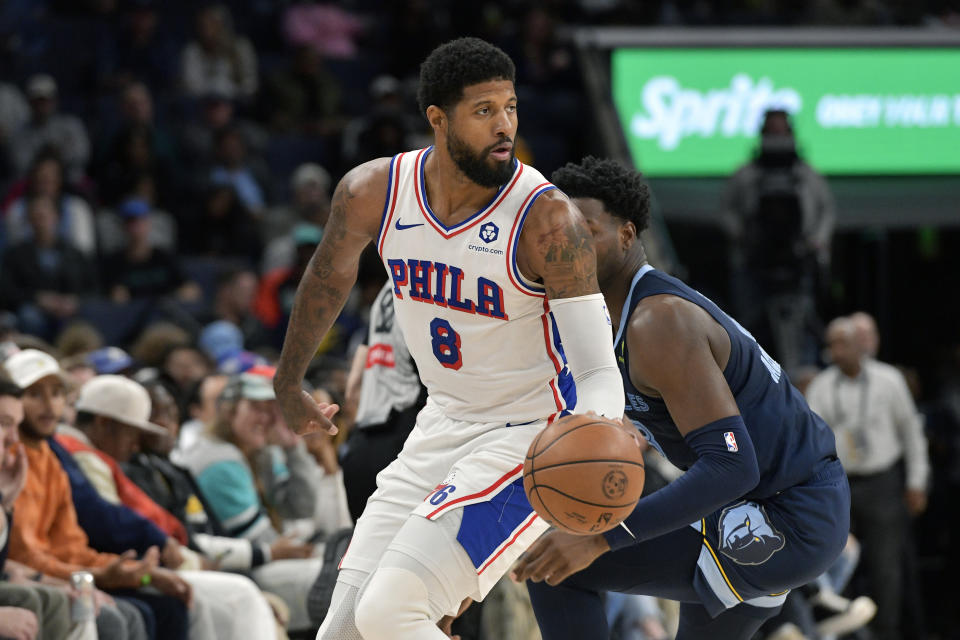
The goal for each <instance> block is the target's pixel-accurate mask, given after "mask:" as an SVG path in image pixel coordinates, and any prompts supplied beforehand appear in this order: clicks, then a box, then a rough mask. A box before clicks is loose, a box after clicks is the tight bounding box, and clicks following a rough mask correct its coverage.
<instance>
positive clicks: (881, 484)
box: [807, 318, 930, 640]
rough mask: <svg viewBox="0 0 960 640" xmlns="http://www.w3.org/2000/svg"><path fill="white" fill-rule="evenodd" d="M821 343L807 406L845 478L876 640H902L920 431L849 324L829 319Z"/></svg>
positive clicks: (923, 465)
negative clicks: (821, 357) (825, 353)
mask: <svg viewBox="0 0 960 640" xmlns="http://www.w3.org/2000/svg"><path fill="white" fill-rule="evenodd" d="M826 338H827V346H828V349H829V352H830V358H831V360H832V361H833V365H831V366H830V367H828V368H827V369H826V370H824V371H823V372H822V373H820V374H819V375H818V376H817V377H816V378H814V379H813V381H812V382H811V383H810V387H809V388H808V389H807V399H808V401H809V403H810V407H811V408H812V409H813V410H814V411H816V412H817V413H818V414H820V415H821V416H822V417H823V419H824V420H826V422H827V423H828V424H829V425H830V426H831V427H832V428H833V430H834V432H835V433H836V436H837V438H836V439H837V454H838V455H839V457H840V460H841V461H842V462H843V466H844V468H845V469H846V470H847V476H848V477H849V479H850V494H851V530H852V532H853V533H854V534H855V535H856V536H857V538H858V539H859V540H860V542H861V545H862V557H861V565H862V566H863V569H864V573H865V576H866V579H867V583H868V595H870V596H871V597H872V598H873V600H874V601H875V602H876V603H877V608H878V613H877V616H876V618H874V620H873V624H872V626H873V628H874V630H875V632H876V634H877V637H878V638H879V639H880V640H892V639H893V638H903V637H907V636H910V635H911V633H910V630H908V629H902V628H900V611H901V605H902V598H903V595H904V594H903V591H902V584H903V571H902V568H903V562H902V559H903V558H904V557H906V555H907V554H906V552H905V549H904V545H905V544H906V541H907V539H908V536H907V528H908V527H909V526H910V523H909V516H917V515H919V514H920V513H922V512H923V511H924V509H925V508H926V502H927V481H928V477H929V475H930V465H929V462H928V459H927V443H926V438H925V436H924V433H923V426H922V424H921V421H920V417H919V414H918V413H917V409H916V406H915V405H914V403H913V398H912V397H911V396H910V392H909V391H908V389H907V385H906V382H905V381H904V379H903V375H902V374H901V373H900V372H899V371H898V370H897V369H896V368H894V367H892V366H890V365H888V364H884V363H881V362H878V361H876V360H873V359H871V358H868V357H867V356H866V354H865V353H864V352H863V351H862V350H861V347H860V346H859V345H858V342H857V336H856V328H855V325H854V323H853V321H851V320H850V319H849V318H837V319H835V320H833V321H832V322H831V323H830V324H829V326H828V327H827V335H826Z"/></svg>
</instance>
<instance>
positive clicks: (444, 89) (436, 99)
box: [417, 38, 516, 114]
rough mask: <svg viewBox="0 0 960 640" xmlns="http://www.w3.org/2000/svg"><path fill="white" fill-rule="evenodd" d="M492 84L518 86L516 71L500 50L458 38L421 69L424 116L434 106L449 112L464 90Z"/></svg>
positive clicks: (419, 99)
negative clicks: (476, 85) (503, 82)
mask: <svg viewBox="0 0 960 640" xmlns="http://www.w3.org/2000/svg"><path fill="white" fill-rule="evenodd" d="M489 80H509V81H510V82H515V80H516V69H515V67H514V66H513V60H511V59H510V56H508V55H507V54H506V53H504V52H503V51H502V50H501V49H499V48H498V47H495V46H494V45H492V44H490V43H489V42H486V41H484V40H481V39H479V38H457V39H456V40H451V41H450V42H447V43H445V44H442V45H440V46H439V47H437V48H436V49H434V50H433V51H432V52H431V53H430V55H429V56H427V59H426V60H424V61H423V64H421V65H420V87H419V88H418V89H417V102H419V104H420V112H421V113H424V114H425V113H426V111H427V107H429V106H430V105H432V104H434V105H437V106H438V107H440V108H441V109H443V110H444V111H447V112H449V110H450V108H451V107H453V106H454V105H455V104H457V102H458V101H459V100H460V98H462V97H463V88H464V87H468V86H470V85H473V84H479V83H481V82H487V81H489Z"/></svg>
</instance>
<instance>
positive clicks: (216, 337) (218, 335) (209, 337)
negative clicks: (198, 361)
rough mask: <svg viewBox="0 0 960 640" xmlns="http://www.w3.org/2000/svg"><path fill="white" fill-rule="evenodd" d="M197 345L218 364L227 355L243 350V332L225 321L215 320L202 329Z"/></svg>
mask: <svg viewBox="0 0 960 640" xmlns="http://www.w3.org/2000/svg"><path fill="white" fill-rule="evenodd" d="M197 345H198V346H199V347H200V348H201V349H203V352H204V353H206V354H207V355H208V356H209V357H210V358H211V359H212V360H214V361H216V362H219V361H220V360H221V359H223V358H224V357H226V356H227V355H229V354H232V353H236V352H237V351H240V350H242V349H243V332H242V331H240V328H239V327H238V326H237V325H235V324H233V323H232V322H229V321H227V320H216V321H214V322H211V323H210V324H208V325H207V326H205V327H204V328H203V331H201V332H200V336H199V337H198V338H197Z"/></svg>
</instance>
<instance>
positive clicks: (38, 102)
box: [10, 74, 90, 184]
mask: <svg viewBox="0 0 960 640" xmlns="http://www.w3.org/2000/svg"><path fill="white" fill-rule="evenodd" d="M26 93H27V99H28V100H30V112H31V113H30V121H29V122H28V123H27V124H26V125H24V126H23V127H21V128H20V129H19V130H17V131H16V132H15V133H14V134H13V135H12V136H11V137H10V159H11V164H12V165H13V168H14V170H15V171H16V172H17V173H18V174H22V173H25V172H26V171H27V169H28V168H29V167H30V163H31V162H33V158H34V157H35V156H36V155H37V153H38V152H39V151H40V150H41V149H43V148H45V147H48V146H51V147H53V148H55V149H56V150H57V152H58V153H59V154H60V157H61V158H63V163H64V169H65V175H66V179H67V182H69V183H71V184H76V183H78V182H79V181H80V180H81V178H83V175H84V172H85V171H86V167H87V161H88V160H89V159H90V139H89V138H88V137H87V130H86V127H84V125H83V122H81V121H80V119H79V118H77V117H76V116H71V115H66V114H61V113H58V112H57V82H56V80H54V79H53V77H52V76H49V75H47V74H37V75H34V76H31V77H30V79H29V80H27V91H26Z"/></svg>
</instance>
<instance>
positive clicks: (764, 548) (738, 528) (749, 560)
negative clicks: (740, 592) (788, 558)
mask: <svg viewBox="0 0 960 640" xmlns="http://www.w3.org/2000/svg"><path fill="white" fill-rule="evenodd" d="M719 529H720V541H719V546H720V552H721V553H722V554H723V555H725V556H727V557H728V558H730V559H731V560H733V561H734V562H736V563H737V564H763V563H764V562H766V561H767V560H769V559H770V556H772V555H773V554H774V553H776V552H777V551H780V549H783V545H784V544H785V543H786V540H785V539H784V537H783V534H781V533H780V532H779V531H777V530H776V529H774V528H773V525H772V524H770V519H769V518H768V517H767V512H766V511H764V509H763V507H762V506H760V505H759V504H757V503H756V502H741V503H740V504H736V505H734V506H732V507H727V508H726V509H724V510H723V513H721V514H720V524H719Z"/></svg>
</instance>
